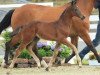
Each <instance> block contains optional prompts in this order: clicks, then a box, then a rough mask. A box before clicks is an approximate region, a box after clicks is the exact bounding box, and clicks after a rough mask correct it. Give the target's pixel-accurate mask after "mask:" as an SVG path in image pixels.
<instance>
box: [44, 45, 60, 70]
mask: <svg viewBox="0 0 100 75" xmlns="http://www.w3.org/2000/svg"><path fill="white" fill-rule="evenodd" d="M59 46H60V43H57V44H56V47H55V49H54V52H53V56H52V58H51V60H50V62H49V64H48V67H47V68H46V70H47V71H48V70H49V68H50V67H51V66H52V64H53V62H55V59H56V57H57V55H58V49H59Z"/></svg>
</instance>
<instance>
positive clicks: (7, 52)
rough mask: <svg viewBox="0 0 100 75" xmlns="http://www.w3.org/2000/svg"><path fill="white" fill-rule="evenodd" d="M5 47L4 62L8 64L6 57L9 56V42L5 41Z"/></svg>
mask: <svg viewBox="0 0 100 75" xmlns="http://www.w3.org/2000/svg"><path fill="white" fill-rule="evenodd" d="M5 47H6V50H5V56H4V60H5V64H8V57H9V53H10V46H9V42H6V44H5Z"/></svg>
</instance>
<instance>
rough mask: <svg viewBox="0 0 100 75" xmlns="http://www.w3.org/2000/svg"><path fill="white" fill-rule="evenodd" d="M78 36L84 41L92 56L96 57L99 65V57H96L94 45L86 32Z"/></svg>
mask: <svg viewBox="0 0 100 75" xmlns="http://www.w3.org/2000/svg"><path fill="white" fill-rule="evenodd" d="M79 36H80V37H81V38H82V39H83V40H84V42H85V43H86V44H87V46H88V47H89V48H90V50H91V51H92V52H93V53H94V55H95V56H96V59H97V60H98V62H99V63H100V56H99V55H98V53H97V51H96V49H95V47H94V45H93V44H92V41H91V39H90V37H89V34H88V33H87V32H84V33H80V35H79Z"/></svg>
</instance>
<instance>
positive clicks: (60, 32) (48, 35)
mask: <svg viewBox="0 0 100 75" xmlns="http://www.w3.org/2000/svg"><path fill="white" fill-rule="evenodd" d="M75 4H76V2H74V1H72V2H71V5H70V6H69V7H67V8H66V9H65V10H64V12H63V13H62V15H61V16H60V18H59V20H58V21H55V22H50V23H45V22H39V21H32V22H31V23H29V24H27V25H25V26H22V27H19V28H17V29H16V30H15V31H14V32H13V33H12V34H14V36H13V38H12V40H11V42H10V44H9V45H10V46H14V45H15V44H16V43H17V42H18V41H20V40H21V43H20V46H19V47H18V48H17V49H16V51H15V55H14V58H13V60H12V63H11V65H10V66H9V67H10V68H13V66H14V64H15V62H16V60H17V57H18V56H19V55H20V53H21V51H22V50H23V49H24V48H27V49H28V50H29V53H30V54H31V55H32V57H33V58H34V59H35V61H36V62H37V65H38V67H40V61H39V59H38V58H37V56H36V55H35V54H34V52H32V46H33V45H34V40H33V38H35V37H36V36H37V37H38V38H40V37H41V38H43V39H46V40H52V41H56V42H57V44H56V47H55V49H54V53H53V56H52V58H51V60H50V62H49V64H48V67H51V66H52V63H53V62H54V61H55V58H56V56H57V54H58V49H59V46H60V44H65V45H67V46H68V47H70V48H71V49H72V50H73V51H74V52H75V54H76V57H77V61H78V63H79V66H82V64H81V59H80V57H79V55H78V52H77V49H76V47H75V46H74V45H73V44H72V43H70V42H69V41H68V40H67V39H66V38H67V37H68V36H69V33H70V28H71V24H72V23H71V22H72V19H71V18H72V17H73V16H77V17H79V18H83V17H84V16H83V15H82V14H81V12H80V11H79V9H78V8H77V6H76V5H75ZM22 33H24V34H22ZM19 35H20V37H19ZM15 41H16V42H15ZM47 69H48V68H47Z"/></svg>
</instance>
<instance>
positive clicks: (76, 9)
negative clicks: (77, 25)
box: [71, 0, 85, 20]
mask: <svg viewBox="0 0 100 75" xmlns="http://www.w3.org/2000/svg"><path fill="white" fill-rule="evenodd" d="M76 3H77V0H72V2H71V6H72V10H73V11H74V13H75V15H76V16H78V17H79V18H81V19H82V20H83V19H85V16H84V15H83V14H82V12H81V11H80V10H79V8H78V6H77V5H76Z"/></svg>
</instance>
